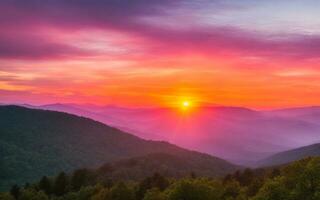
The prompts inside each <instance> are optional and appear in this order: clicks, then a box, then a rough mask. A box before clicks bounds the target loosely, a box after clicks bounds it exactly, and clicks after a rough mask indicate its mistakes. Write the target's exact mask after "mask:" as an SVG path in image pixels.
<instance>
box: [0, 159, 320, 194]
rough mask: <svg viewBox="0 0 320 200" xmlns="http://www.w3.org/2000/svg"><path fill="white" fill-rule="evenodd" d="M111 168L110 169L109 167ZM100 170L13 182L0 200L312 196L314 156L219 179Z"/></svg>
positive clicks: (318, 187)
mask: <svg viewBox="0 0 320 200" xmlns="http://www.w3.org/2000/svg"><path fill="white" fill-rule="evenodd" d="M109 172H110V173H112V171H111V170H110V171H109ZM105 173H106V172H103V173H102V174H101V173H99V171H89V170H85V169H81V170H76V171H74V172H73V173H72V174H70V175H68V174H66V173H63V172H61V173H60V174H58V175H57V176H56V177H51V178H48V177H43V178H42V179H41V180H39V181H38V182H36V183H34V184H28V185H26V186H24V187H18V186H13V187H12V188H11V190H10V192H7V193H2V194H0V199H1V200H15V199H18V200H49V199H50V200H318V199H319V198H320V181H319V180H320V158H319V157H317V158H307V159H303V160H300V161H296V162H294V163H292V164H290V165H287V166H284V167H279V168H273V169H259V170H250V169H245V170H243V171H237V172H235V173H232V174H229V175H226V176H225V177H223V178H201V177H197V175H196V174H190V175H189V176H185V177H184V178H180V179H173V178H170V177H166V176H163V175H161V174H158V173H155V174H154V175H152V176H150V177H146V178H145V179H143V180H140V181H122V180H121V179H109V178H104V175H105Z"/></svg>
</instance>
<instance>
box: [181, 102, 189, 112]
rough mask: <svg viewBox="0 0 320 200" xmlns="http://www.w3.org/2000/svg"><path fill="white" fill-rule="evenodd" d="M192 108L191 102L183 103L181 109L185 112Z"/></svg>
mask: <svg viewBox="0 0 320 200" xmlns="http://www.w3.org/2000/svg"><path fill="white" fill-rule="evenodd" d="M190 106H191V102H190V101H182V102H181V107H182V109H183V110H186V109H188V108H189V107H190Z"/></svg>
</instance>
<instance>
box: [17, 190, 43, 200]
mask: <svg viewBox="0 0 320 200" xmlns="http://www.w3.org/2000/svg"><path fill="white" fill-rule="evenodd" d="M19 200H49V198H48V196H47V195H46V194H45V193H44V192H42V191H38V192H37V191H35V190H33V189H26V190H23V191H22V193H21V195H20V197H19Z"/></svg>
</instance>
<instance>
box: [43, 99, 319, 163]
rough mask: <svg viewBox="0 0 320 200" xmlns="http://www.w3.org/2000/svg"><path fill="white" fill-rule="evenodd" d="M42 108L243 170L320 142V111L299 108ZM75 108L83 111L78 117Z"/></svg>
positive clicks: (90, 106) (57, 105) (57, 106)
mask: <svg viewBox="0 0 320 200" xmlns="http://www.w3.org/2000/svg"><path fill="white" fill-rule="evenodd" d="M39 108H42V109H50V110H59V111H63V112H68V113H73V114H77V115H81V116H86V117H89V118H92V119H95V120H97V121H100V122H103V123H105V124H108V125H111V126H114V127H117V128H119V129H121V130H123V131H126V132H130V133H132V134H134V135H136V136H139V137H142V138H145V139H153V140H165V141H169V142H170V143H173V144H177V145H179V146H182V147H185V148H188V149H193V150H197V151H201V152H205V153H209V154H211V155H217V156H219V157H222V158H224V159H227V160H230V161H232V162H236V163H238V164H243V165H248V164H251V163H254V162H256V161H258V160H260V159H263V158H265V157H268V156H270V155H272V154H274V153H276V152H281V151H285V150H289V149H292V148H297V147H299V146H305V145H309V144H313V143H317V142H320V134H318V133H319V132H320V117H319V118H317V116H320V114H319V115H318V114H317V113H318V111H320V109H319V108H318V107H310V108H304V109H302V110H303V114H301V113H300V111H299V114H297V115H293V114H288V113H295V112H296V110H294V109H293V110H290V109H288V110H276V111H268V112H264V111H256V110H251V109H247V108H241V107H223V106H213V107H212V106H211V107H210V106H208V107H198V108H191V109H190V110H189V111H187V112H181V111H180V110H179V109H178V108H134V109H133V108H121V107H116V106H94V105H77V104H53V105H46V106H41V107H39ZM71 108H72V109H71ZM74 108H76V109H81V110H82V111H83V112H82V113H80V114H79V112H75V111H73V109H74ZM299 110H300V109H299ZM284 113H287V114H284ZM319 113H320V112H319ZM317 119H319V120H317Z"/></svg>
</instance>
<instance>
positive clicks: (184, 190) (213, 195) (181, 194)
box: [168, 179, 222, 200]
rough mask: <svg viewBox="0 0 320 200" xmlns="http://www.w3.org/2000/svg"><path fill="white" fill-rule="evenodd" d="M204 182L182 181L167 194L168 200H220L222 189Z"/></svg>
mask: <svg viewBox="0 0 320 200" xmlns="http://www.w3.org/2000/svg"><path fill="white" fill-rule="evenodd" d="M217 186H218V184H216V183H214V182H209V181H206V180H198V179H195V180H194V179H191V180H188V179H184V180H181V181H178V182H177V183H175V184H174V185H173V186H172V188H170V191H169V192H168V199H169V200H182V199H183V200H220V199H221V198H222V187H217Z"/></svg>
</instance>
